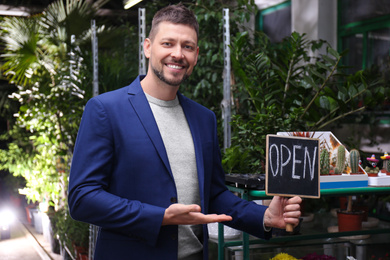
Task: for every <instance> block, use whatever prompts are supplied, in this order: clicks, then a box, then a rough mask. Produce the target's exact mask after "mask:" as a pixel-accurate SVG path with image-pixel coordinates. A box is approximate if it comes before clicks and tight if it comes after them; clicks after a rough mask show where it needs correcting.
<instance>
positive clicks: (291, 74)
mask: <svg viewBox="0 0 390 260" xmlns="http://www.w3.org/2000/svg"><path fill="white" fill-rule="evenodd" d="M255 39H256V40H255V41H251V40H250V38H249V33H248V32H242V33H239V34H237V36H236V37H235V38H233V41H232V46H231V50H232V51H231V53H232V67H233V72H234V82H235V83H236V84H235V85H234V86H233V100H234V101H235V105H234V107H233V112H234V115H233V116H232V133H233V134H232V148H230V149H234V148H233V147H234V146H239V147H240V149H236V150H235V151H243V150H245V151H248V152H249V156H248V157H249V160H248V161H247V163H248V165H249V168H250V169H251V172H253V173H258V172H264V160H265V140H266V138H265V137H266V135H267V134H275V133H277V132H279V131H283V132H290V131H294V132H295V131H318V130H323V129H324V128H326V127H329V126H330V125H332V124H335V123H336V122H338V121H339V120H340V119H341V118H344V117H346V116H348V115H350V114H353V113H359V112H361V111H363V110H365V109H367V108H369V107H374V106H375V105H378V104H380V103H381V102H382V101H383V100H384V98H385V95H384V93H385V90H384V86H383V84H381V82H382V81H381V78H380V77H374V75H377V74H375V72H374V71H368V70H367V71H359V72H357V73H355V74H353V75H348V74H345V73H343V67H342V66H341V65H340V60H341V58H342V57H343V56H344V55H346V53H338V52H337V51H335V50H334V49H332V48H331V47H330V46H327V43H326V42H324V41H321V40H320V41H309V40H307V39H306V38H305V35H304V34H303V35H301V34H298V33H296V32H294V33H292V34H291V36H290V37H287V38H286V39H284V41H282V42H281V43H276V44H272V43H270V42H269V41H268V39H267V37H266V36H265V35H264V34H262V33H258V34H257V35H256V38H255ZM324 47H326V48H325V49H326V50H327V51H326V53H323V54H318V53H319V50H320V49H324ZM315 53H317V54H316V55H314V54H315ZM374 93H377V97H378V98H377V97H375V98H373V95H374ZM229 156H231V154H229Z"/></svg>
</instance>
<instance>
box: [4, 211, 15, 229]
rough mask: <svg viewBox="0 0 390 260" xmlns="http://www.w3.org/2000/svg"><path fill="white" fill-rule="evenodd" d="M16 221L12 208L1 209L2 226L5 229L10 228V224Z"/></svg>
mask: <svg viewBox="0 0 390 260" xmlns="http://www.w3.org/2000/svg"><path fill="white" fill-rule="evenodd" d="M14 221H15V215H14V213H13V212H12V211H11V210H10V209H3V210H1V211H0V227H1V229H3V230H6V229H9V226H10V225H11V224H12V223H13V222H14Z"/></svg>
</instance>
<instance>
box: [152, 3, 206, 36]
mask: <svg viewBox="0 0 390 260" xmlns="http://www.w3.org/2000/svg"><path fill="white" fill-rule="evenodd" d="M161 22H171V23H175V24H185V25H188V26H190V27H191V28H193V29H194V30H195V32H196V37H197V38H199V24H198V21H197V20H196V17H195V15H194V13H193V12H192V11H191V10H190V9H188V8H187V7H185V6H184V5H183V4H182V3H179V4H177V5H168V6H166V7H164V8H162V9H160V10H159V11H158V12H157V13H156V14H155V15H154V17H153V20H152V28H151V29H150V32H149V38H150V39H151V40H153V38H154V36H155V34H156V32H157V29H158V25H159V24H160V23H161Z"/></svg>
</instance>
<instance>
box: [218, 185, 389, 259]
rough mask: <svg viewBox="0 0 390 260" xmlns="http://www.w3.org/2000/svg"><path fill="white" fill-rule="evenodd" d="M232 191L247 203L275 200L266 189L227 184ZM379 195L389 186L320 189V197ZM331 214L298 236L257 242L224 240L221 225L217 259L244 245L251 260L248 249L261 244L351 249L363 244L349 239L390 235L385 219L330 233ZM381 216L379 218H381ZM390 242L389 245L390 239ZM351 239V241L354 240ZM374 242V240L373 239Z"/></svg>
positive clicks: (244, 236)
mask: <svg viewBox="0 0 390 260" xmlns="http://www.w3.org/2000/svg"><path fill="white" fill-rule="evenodd" d="M228 188H229V190H230V191H232V192H235V193H236V194H238V195H240V196H241V198H243V199H245V200H264V199H265V200H266V199H272V197H270V196H267V195H266V193H265V191H264V190H256V189H250V188H245V187H244V188H243V187H235V186H231V185H228ZM380 194H390V187H363V188H343V189H321V197H324V196H329V197H332V196H333V197H338V196H347V195H380ZM330 214H331V213H330V212H327V213H323V214H320V215H319V216H315V218H316V221H315V223H314V224H313V225H312V226H310V227H309V228H306V227H305V225H301V230H300V233H299V234H298V235H287V236H278V237H273V238H271V239H270V240H262V239H257V238H254V237H252V236H249V235H248V234H247V233H244V232H243V234H242V236H241V237H240V238H239V239H236V240H226V241H225V239H224V225H223V224H221V223H219V224H218V239H217V240H213V239H211V240H210V241H211V242H216V243H218V259H219V260H225V249H226V248H230V247H237V246H241V247H242V251H243V259H244V260H247V259H249V248H250V246H252V245H260V247H263V248H267V247H289V246H294V244H295V243H297V241H299V243H301V245H303V244H305V245H309V244H310V243H314V241H319V242H318V243H323V244H324V245H325V244H330V245H332V244H337V243H347V242H348V245H349V246H361V245H362V244H364V243H363V242H360V243H357V242H356V241H353V243H349V240H348V239H346V238H349V237H352V240H353V238H359V237H360V236H362V237H363V238H364V236H368V237H370V236H372V237H373V238H375V235H377V234H390V220H389V219H384V220H380V221H379V224H378V225H377V226H376V227H373V228H367V229H363V230H359V231H348V232H337V231H336V232H330V231H329V230H327V227H328V226H329V225H330V224H329V221H333V222H335V224H336V225H337V218H334V217H333V219H332V216H331V215H330ZM378 217H379V216H378ZM387 237H389V241H388V243H390V236H387ZM352 240H351V241H352ZM374 240H375V239H374Z"/></svg>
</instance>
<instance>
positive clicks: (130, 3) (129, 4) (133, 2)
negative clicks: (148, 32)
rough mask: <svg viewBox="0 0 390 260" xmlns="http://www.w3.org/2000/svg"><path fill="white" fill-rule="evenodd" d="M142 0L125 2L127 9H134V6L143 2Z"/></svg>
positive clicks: (126, 0) (127, 0)
mask: <svg viewBox="0 0 390 260" xmlns="http://www.w3.org/2000/svg"><path fill="white" fill-rule="evenodd" d="M141 1H142V0H125V1H124V3H125V7H124V8H125V9H129V8H130V7H132V6H133V5H136V4H138V3H139V2H141Z"/></svg>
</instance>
